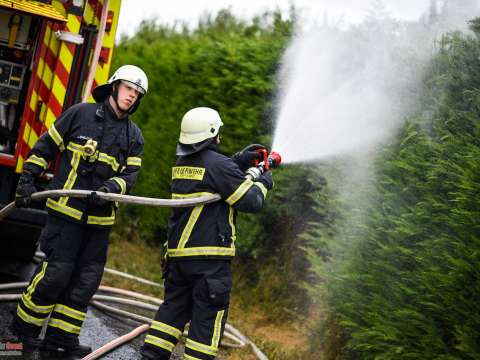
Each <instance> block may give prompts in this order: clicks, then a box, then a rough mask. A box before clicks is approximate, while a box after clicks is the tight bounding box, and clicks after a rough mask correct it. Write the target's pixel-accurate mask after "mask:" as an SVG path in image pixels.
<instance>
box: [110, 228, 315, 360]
mask: <svg viewBox="0 0 480 360" xmlns="http://www.w3.org/2000/svg"><path fill="white" fill-rule="evenodd" d="M107 267H109V268H113V269H115V270H119V271H123V272H127V273H129V274H131V275H135V276H139V277H142V278H145V279H148V280H151V281H154V282H158V283H162V282H163V281H162V279H161V275H162V269H161V250H160V248H157V247H154V246H149V245H147V244H146V243H144V242H142V241H140V240H138V239H137V240H130V241H127V240H123V239H122V238H120V237H119V236H118V235H117V234H113V236H112V239H111V243H110V247H109V254H108V261H107ZM102 284H103V285H109V286H114V287H119V288H123V289H128V290H133V291H137V292H140V293H143V294H148V295H151V296H156V297H160V298H163V290H162V289H161V288H156V287H153V286H150V285H144V284H141V283H138V282H135V281H133V280H129V279H124V278H121V277H118V276H114V275H111V274H108V273H105V274H104V276H103V280H102ZM228 321H229V323H230V324H232V325H233V326H235V327H236V328H237V329H239V330H240V331H241V332H243V333H244V334H245V335H246V336H248V337H249V338H250V339H252V340H253V341H254V342H255V344H256V345H257V346H258V347H259V348H260V349H261V350H262V351H263V352H264V353H265V354H266V355H267V356H268V358H269V359H271V360H293V359H302V358H305V359H307V358H308V357H304V356H305V354H303V352H304V351H305V350H304V349H305V348H306V347H307V344H306V339H307V336H306V334H305V329H304V328H302V326H301V324H300V323H298V322H292V321H285V320H279V321H273V322H272V320H271V316H269V314H266V313H265V310H264V307H262V306H259V305H256V304H250V305H249V306H247V307H245V302H244V299H241V297H240V296H239V295H238V294H236V293H235V292H233V294H232V299H231V305H230V311H229V320H228ZM217 358H218V359H222V360H255V359H256V357H255V355H254V354H253V352H252V351H251V349H250V348H241V349H221V351H220V353H219V355H218V357H217Z"/></svg>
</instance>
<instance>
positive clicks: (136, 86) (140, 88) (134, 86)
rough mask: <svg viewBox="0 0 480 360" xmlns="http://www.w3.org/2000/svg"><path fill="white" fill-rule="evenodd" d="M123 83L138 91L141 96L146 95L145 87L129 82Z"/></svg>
mask: <svg viewBox="0 0 480 360" xmlns="http://www.w3.org/2000/svg"><path fill="white" fill-rule="evenodd" d="M121 83H122V84H123V85H125V86H128V87H130V88H132V89H135V90H137V91H138V92H139V93H140V94H142V95H145V89H144V88H143V87H141V86H138V85H137V84H135V83H133V82H131V81H128V80H121Z"/></svg>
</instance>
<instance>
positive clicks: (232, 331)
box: [0, 282, 268, 360]
mask: <svg viewBox="0 0 480 360" xmlns="http://www.w3.org/2000/svg"><path fill="white" fill-rule="evenodd" d="M27 285H28V283H27V282H18V283H9V284H0V291H4V290H12V289H22V288H24V287H25V286H27ZM99 291H100V292H106V293H112V294H117V295H122V296H130V297H131V298H135V299H141V300H145V301H149V302H150V303H147V302H144V301H138V300H134V299H128V298H125V297H118V296H117V297H115V296H107V295H101V294H95V295H94V296H93V298H92V300H91V304H92V305H93V306H95V307H97V308H99V309H101V310H104V311H107V312H111V313H113V314H116V315H120V316H123V317H126V318H129V319H133V320H135V321H138V322H141V323H143V325H141V326H139V327H137V328H135V329H133V330H132V331H130V332H129V333H127V334H125V335H123V336H121V337H119V338H116V339H114V340H112V341H111V342H109V343H107V344H105V345H103V346H101V347H100V348H98V349H96V350H95V351H94V352H92V353H91V354H89V355H87V356H86V357H84V358H83V360H93V359H98V358H99V357H101V356H102V355H105V354H106V353H108V352H110V351H112V350H113V349H115V348H117V347H119V346H121V345H123V344H125V343H127V342H129V341H131V340H133V339H134V338H136V337H137V336H139V335H141V334H142V333H145V332H146V331H148V329H149V328H150V323H151V321H152V320H151V319H150V318H148V317H145V316H142V315H139V314H136V313H132V312H129V311H126V310H122V309H118V308H115V307H112V306H109V305H106V304H104V303H102V302H100V301H107V302H115V303H120V304H124V305H129V306H133V307H136V308H138V309H141V310H149V311H156V310H157V308H158V305H160V304H161V303H162V302H163V301H162V300H161V299H159V298H155V297H151V296H148V295H144V294H140V293H136V292H133V291H129V290H124V289H118V288H114V287H110V286H103V285H101V286H100V287H99ZM20 297H21V295H20V294H1V295H0V301H16V300H18V299H20ZM151 303H155V304H156V305H153V304H151ZM184 335H185V334H184ZM224 337H225V338H227V339H229V340H230V341H232V342H230V341H229V342H226V341H223V340H222V342H221V345H222V346H223V347H227V348H240V347H244V346H246V345H250V347H251V348H252V350H253V352H254V354H255V355H256V356H257V358H258V359H259V360H268V358H267V357H266V356H265V355H264V354H263V353H262V352H261V351H260V350H259V349H258V347H257V346H256V345H255V344H254V343H253V342H252V341H250V340H249V339H248V338H247V337H246V336H245V335H243V334H242V333H241V332H240V331H238V330H237V329H236V328H234V327H233V326H232V325H230V324H228V323H227V324H226V325H225V333H224Z"/></svg>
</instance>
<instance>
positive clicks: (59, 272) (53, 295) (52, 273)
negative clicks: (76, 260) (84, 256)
mask: <svg viewBox="0 0 480 360" xmlns="http://www.w3.org/2000/svg"><path fill="white" fill-rule="evenodd" d="M73 268H74V264H72V263H66V262H58V261H51V262H48V264H47V267H46V269H45V275H44V276H43V278H41V279H40V280H39V282H38V284H37V285H36V288H35V290H34V293H33V295H34V296H35V295H36V296H40V297H42V298H45V300H47V299H48V300H51V301H53V302H55V301H56V300H57V299H58V297H59V296H60V295H61V294H62V293H63V291H64V290H65V289H66V288H67V286H68V284H69V283H70V279H71V277H72V272H73Z"/></svg>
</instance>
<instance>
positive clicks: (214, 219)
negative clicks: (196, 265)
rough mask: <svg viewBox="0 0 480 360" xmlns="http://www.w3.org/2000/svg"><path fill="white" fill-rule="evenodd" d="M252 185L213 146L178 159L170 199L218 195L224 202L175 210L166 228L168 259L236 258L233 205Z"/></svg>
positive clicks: (232, 162) (173, 173) (173, 171)
mask: <svg viewBox="0 0 480 360" xmlns="http://www.w3.org/2000/svg"><path fill="white" fill-rule="evenodd" d="M252 185H253V182H252V181H251V180H248V179H245V174H243V173H242V172H241V171H240V169H239V168H238V166H237V164H235V162H234V161H233V160H231V159H230V158H228V157H226V156H224V155H222V154H220V153H219V152H218V151H217V150H216V146H214V145H210V146H209V147H208V148H206V149H204V150H202V151H200V152H198V153H195V154H192V155H188V156H180V157H178V159H177V163H176V166H175V167H173V169H172V186H171V190H172V197H173V198H191V197H198V196H201V195H205V194H213V193H219V194H220V195H221V196H222V199H223V200H220V201H217V202H214V203H211V204H206V205H198V206H195V207H189V208H174V209H172V215H171V217H170V220H169V225H168V250H167V255H168V257H169V258H190V259H191V258H205V257H213V258H232V257H233V256H235V239H236V236H237V230H236V222H237V211H236V210H235V209H234V208H233V205H234V204H235V203H236V202H237V201H239V200H240V199H241V198H242V197H243V196H244V195H245V193H246V192H247V191H248V190H249V189H250V187H251V186H252Z"/></svg>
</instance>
